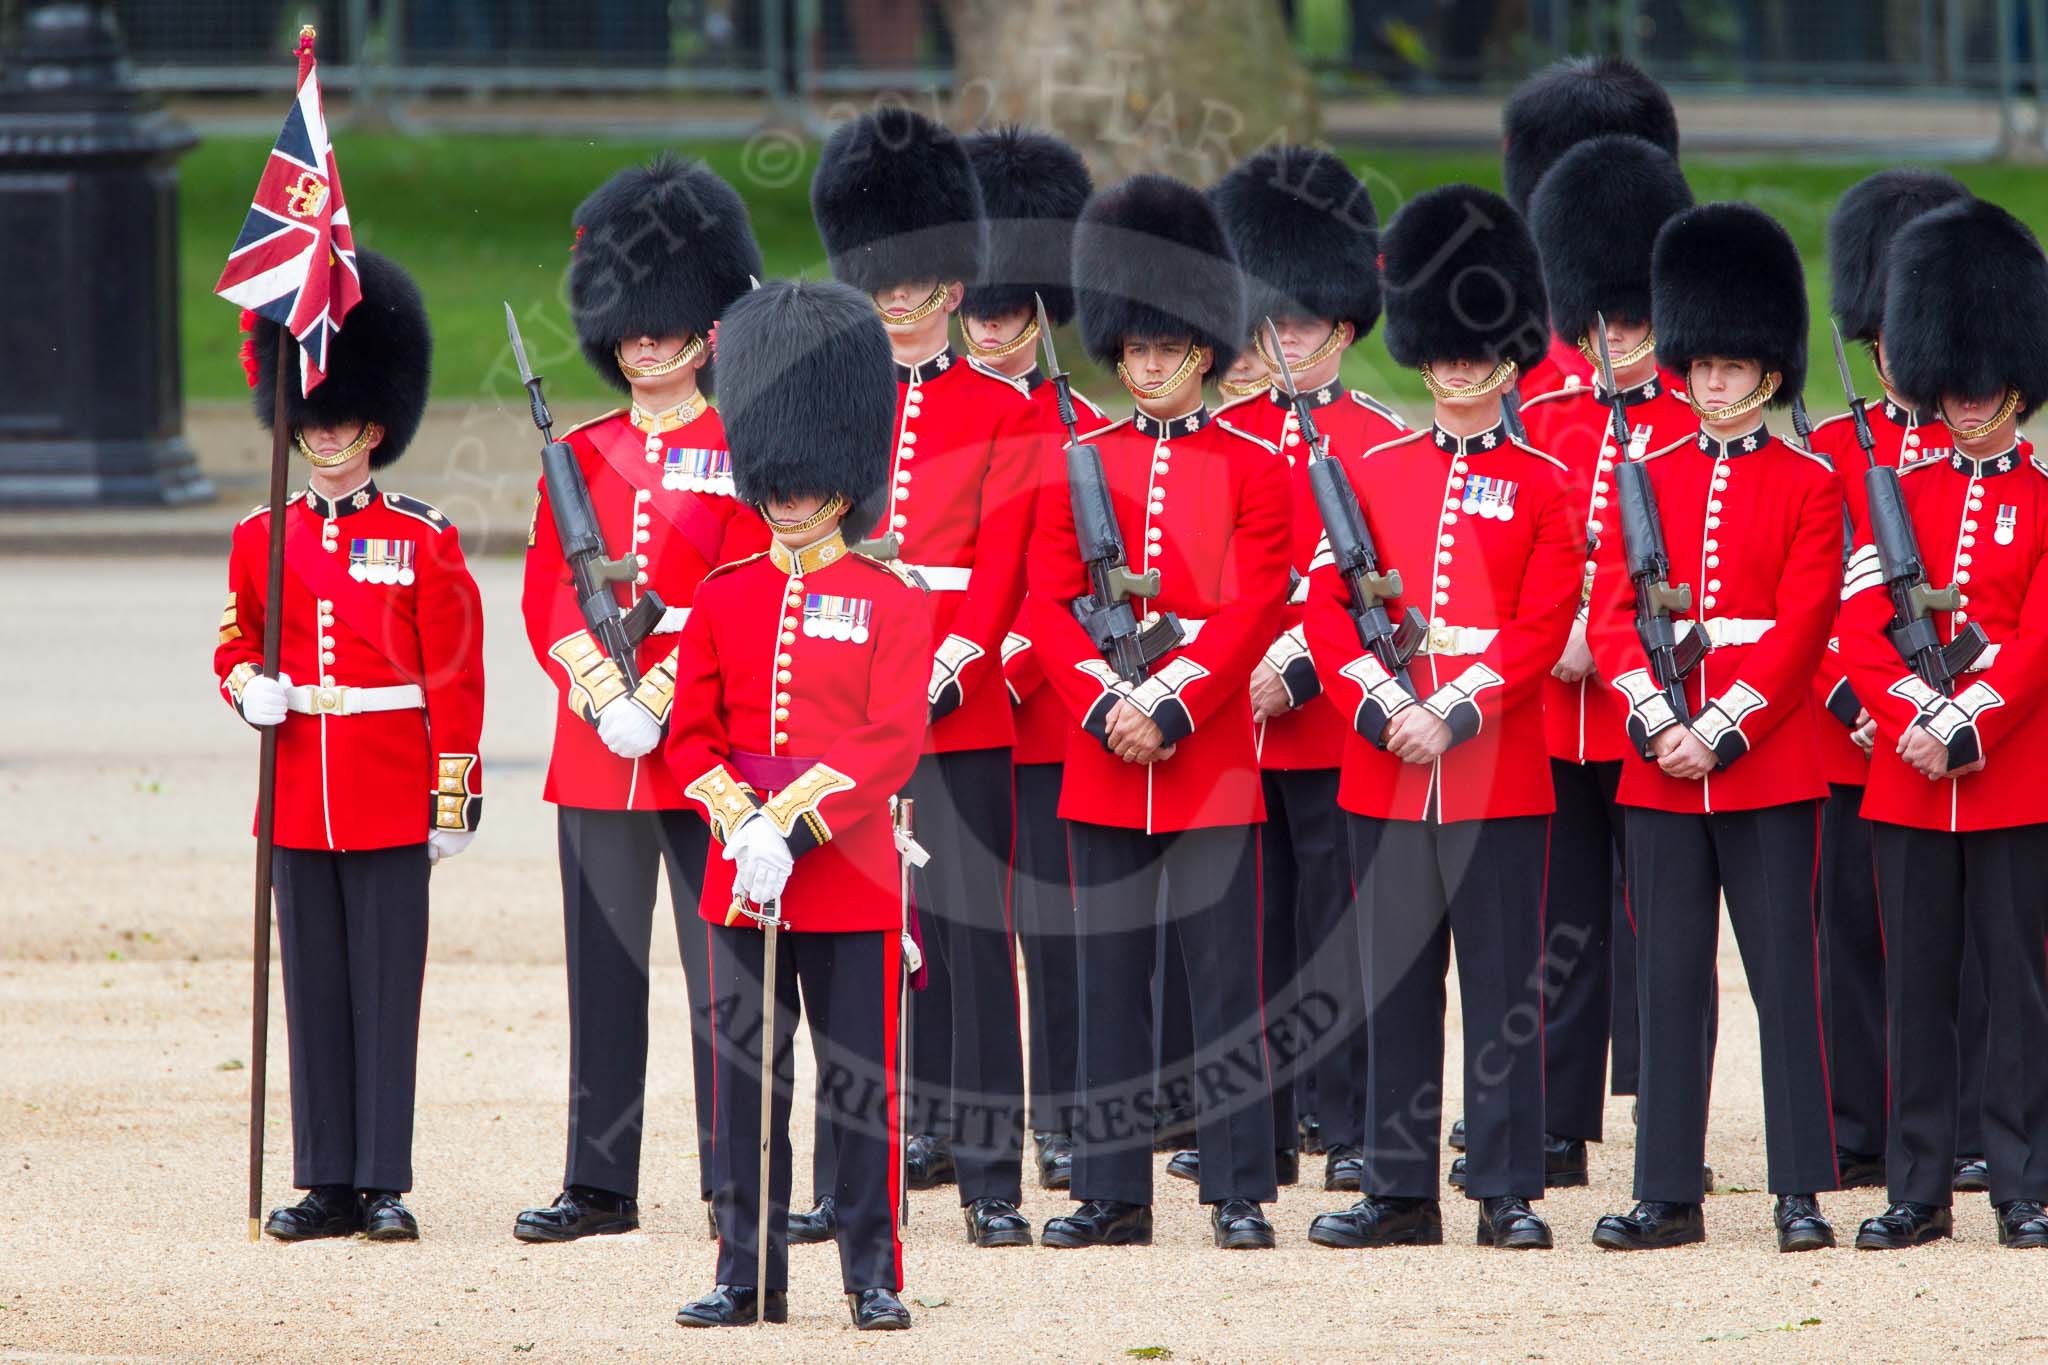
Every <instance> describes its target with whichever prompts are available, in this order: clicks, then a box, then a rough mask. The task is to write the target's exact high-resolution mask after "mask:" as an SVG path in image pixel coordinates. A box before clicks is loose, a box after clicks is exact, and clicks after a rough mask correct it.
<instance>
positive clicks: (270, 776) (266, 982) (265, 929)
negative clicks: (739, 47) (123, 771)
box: [249, 24, 314, 1242]
mask: <svg viewBox="0 0 2048 1365" xmlns="http://www.w3.org/2000/svg"><path fill="white" fill-rule="evenodd" d="M313 37H314V33H313V27H312V25H310V24H309V25H307V26H306V27H304V28H302V29H300V30H299V46H298V50H297V52H296V54H295V55H296V56H297V57H298V59H299V79H300V81H302V82H303V81H304V80H305V78H306V68H307V67H308V66H309V65H311V64H312V60H313ZM298 359H299V348H298V342H297V341H296V340H295V339H294V338H293V336H292V333H291V329H290V328H289V327H286V326H284V325H282V324H279V325H278V328H277V382H276V389H275V391H274V392H273V393H272V395H271V408H270V567H269V575H268V579H267V582H266V584H265V590H264V595H263V676H264V677H266V678H275V677H276V676H277V671H278V666H279V663H278V655H279V654H280V653H281V652H282V650H283V634H284V500H285V491H284V490H285V483H286V476H287V474H288V473H289V470H290V463H291V423H290V422H289V421H287V420H286V419H285V413H286V411H287V410H288V405H287V402H286V396H287V394H288V392H289V391H288V390H287V389H286V387H285V385H286V384H288V383H289V382H291V373H292V371H293V370H295V369H297V368H298ZM279 728H280V726H278V725H266V726H264V727H263V739H262V743H261V747H260V748H259V749H258V751H257V758H256V896H255V906H254V911H255V914H254V919H255V924H254V928H253V939H252V947H253V952H252V954H251V956H252V958H253V961H254V971H253V980H252V983H251V986H250V1006H251V1007H250V1010H249V1240H250V1241H252V1242H254V1241H258V1240H260V1239H261V1238H262V1236H263V1102H264V1098H265V1097H264V1090H265V1088H266V1086H267V1085H268V1078H269V1072H270V899H271V886H270V863H271V853H272V851H273V850H274V848H275V847H276V829H275V825H276V823H277V821H276V815H277V732H278V730H279Z"/></svg>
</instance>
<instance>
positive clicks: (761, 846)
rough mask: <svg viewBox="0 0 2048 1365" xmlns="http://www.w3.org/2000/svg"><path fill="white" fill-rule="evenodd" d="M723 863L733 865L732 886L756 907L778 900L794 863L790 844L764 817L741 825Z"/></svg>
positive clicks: (756, 816) (729, 841)
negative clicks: (743, 893)
mask: <svg viewBox="0 0 2048 1365" xmlns="http://www.w3.org/2000/svg"><path fill="white" fill-rule="evenodd" d="M725 858H726V861H728V862H730V863H733V864H735V867H734V871H733V886H734V888H735V889H737V890H740V891H743V892H745V893H746V896H747V899H749V900H751V901H753V902H754V904H756V905H766V904H768V903H769V902H770V901H773V900H776V899H779V898H780V897H781V895H782V888H783V887H785V886H787V885H788V884H789V874H790V872H791V870H792V869H794V868H795V867H796V859H795V857H794V856H792V855H791V853H790V851H789V841H788V840H787V839H784V838H783V837H782V835H781V834H780V833H779V832H778V831H777V830H776V828H775V826H774V825H773V824H772V823H770V822H769V820H768V818H767V817H766V816H763V815H758V814H757V815H750V816H748V817H747V818H746V819H745V820H743V821H741V822H740V827H739V828H738V829H736V830H734V831H733V836H732V838H731V839H730V840H728V841H727V842H726V845H725Z"/></svg>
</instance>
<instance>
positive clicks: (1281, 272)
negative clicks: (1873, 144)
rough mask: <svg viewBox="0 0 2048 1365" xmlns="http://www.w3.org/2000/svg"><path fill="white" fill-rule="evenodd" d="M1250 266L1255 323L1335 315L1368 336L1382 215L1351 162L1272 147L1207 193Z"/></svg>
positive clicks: (1376, 312)
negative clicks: (1272, 319) (1351, 166)
mask: <svg viewBox="0 0 2048 1365" xmlns="http://www.w3.org/2000/svg"><path fill="white" fill-rule="evenodd" d="M1209 197H1210V198H1211V199H1213V200H1215V202H1216V210H1217V212H1218V213H1220V214H1221V215H1222V217H1223V226H1224V229H1225V231H1227V232H1228V233H1229V234H1230V243H1231V245H1232V246H1233V247H1235V248H1236V250H1237V260H1238V264H1239V265H1241V266H1243V267H1244V273H1245V290H1246V294H1247V299H1248V303H1249V311H1250V314H1251V322H1252V326H1254V327H1257V326H1258V325H1259V323H1260V322H1261V321H1262V320H1263V319H1265V318H1267V317H1274V318H1281V317H1310V318H1328V319H1329V320H1331V321H1332V322H1349V323H1350V324H1351V326H1352V329H1353V330H1354V331H1355V332H1356V333H1357V334H1358V335H1359V336H1361V337H1362V336H1364V335H1365V334H1366V333H1367V332H1370V331H1371V330H1372V329H1373V324H1374V323H1376V322H1378V321H1379V320H1380V268H1379V260H1378V258H1379V249H1380V247H1379V240H1380V218H1379V213H1378V211H1377V210H1375V209H1374V208H1373V203H1372V196H1371V195H1370V194H1368V193H1367V192H1366V188H1365V186H1364V185H1361V184H1360V183H1359V182H1358V177H1357V176H1355V175H1353V174H1352V173H1351V168H1350V167H1349V166H1346V165H1345V164H1344V163H1343V162H1342V161H1341V160H1339V159H1338V158H1337V157H1336V156H1334V155H1332V154H1331V153H1329V152H1325V151H1319V150H1317V149H1316V148H1313V147H1270V148H1267V149H1266V150H1264V151H1261V152H1254V153H1253V154H1252V155H1250V156H1248V157H1246V158H1245V159H1244V160H1243V161H1240V162H1238V163H1237V165H1236V166H1235V167H1233V168H1232V169H1231V171H1230V173H1229V174H1227V175H1225V176H1224V177H1223V179H1221V180H1220V181H1218V182H1217V183H1216V185H1215V187H1214V188H1212V189H1211V190H1210V191H1209Z"/></svg>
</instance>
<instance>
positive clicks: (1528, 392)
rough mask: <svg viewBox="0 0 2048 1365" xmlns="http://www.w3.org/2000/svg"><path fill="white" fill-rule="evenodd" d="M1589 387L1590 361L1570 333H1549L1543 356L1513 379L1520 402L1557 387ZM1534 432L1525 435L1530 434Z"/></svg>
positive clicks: (1551, 391) (1591, 374) (1591, 377)
mask: <svg viewBox="0 0 2048 1365" xmlns="http://www.w3.org/2000/svg"><path fill="white" fill-rule="evenodd" d="M1592 387H1593V362H1592V361H1590V360H1588V359H1586V356H1585V353H1584V352H1583V351H1581V350H1580V349H1579V343H1578V341H1577V339H1576V338H1573V337H1561V336H1553V337H1551V338H1550V350H1549V351H1548V352H1547V353H1545V355H1544V357H1543V359H1541V360H1539V361H1537V362H1536V363H1535V364H1534V365H1531V366H1530V367H1529V368H1528V369H1526V370H1524V371H1522V376H1521V378H1519V379H1517V380H1516V381H1515V392H1517V393H1519V394H1521V396H1522V401H1523V402H1524V403H1526V402H1528V401H1530V400H1531V399H1534V398H1541V397H1542V396H1543V395H1544V394H1546V393H1554V392H1555V391H1557V390H1558V389H1590V388H1592ZM1535 434H1536V433H1535V432H1533V431H1532V432H1530V433H1529V435H1530V436H1531V437H1532V438H1533V437H1534V436H1535Z"/></svg>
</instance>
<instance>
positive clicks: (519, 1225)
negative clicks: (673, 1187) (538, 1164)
mask: <svg viewBox="0 0 2048 1365" xmlns="http://www.w3.org/2000/svg"><path fill="white" fill-rule="evenodd" d="M704 1207H705V1208H707V1209H708V1208H710V1207H711V1206H710V1205H709V1204H706V1205H705V1206H704ZM639 1226H640V1201H639V1200H637V1199H628V1198H627V1197H626V1196H625V1195H623V1194H613V1193H611V1192H610V1191H608V1190H594V1189H592V1188H590V1187H589V1186H588V1185H571V1186H570V1187H569V1188H568V1189H566V1190H563V1191H562V1192H561V1193H560V1194H558V1195H556V1196H555V1202H554V1203H552V1204H550V1205H548V1206H547V1207H546V1208H544V1209H527V1210H526V1211H525V1212H523V1213H521V1214H520V1215H519V1217H517V1218H516V1219H514V1220H513V1221H512V1235H513V1236H514V1237H517V1238H518V1239H519V1240H520V1241H522V1242H573V1241H575V1240H576V1239H577V1238H578V1237H595V1236H599V1235H602V1234H608V1233H615V1232H632V1231H634V1230H635V1229H636V1228H638V1227H639ZM711 1235H712V1236H714V1237H715V1236H717V1235H718V1222H717V1220H716V1219H715V1218H714V1219H713V1220H712V1223H711Z"/></svg>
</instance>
